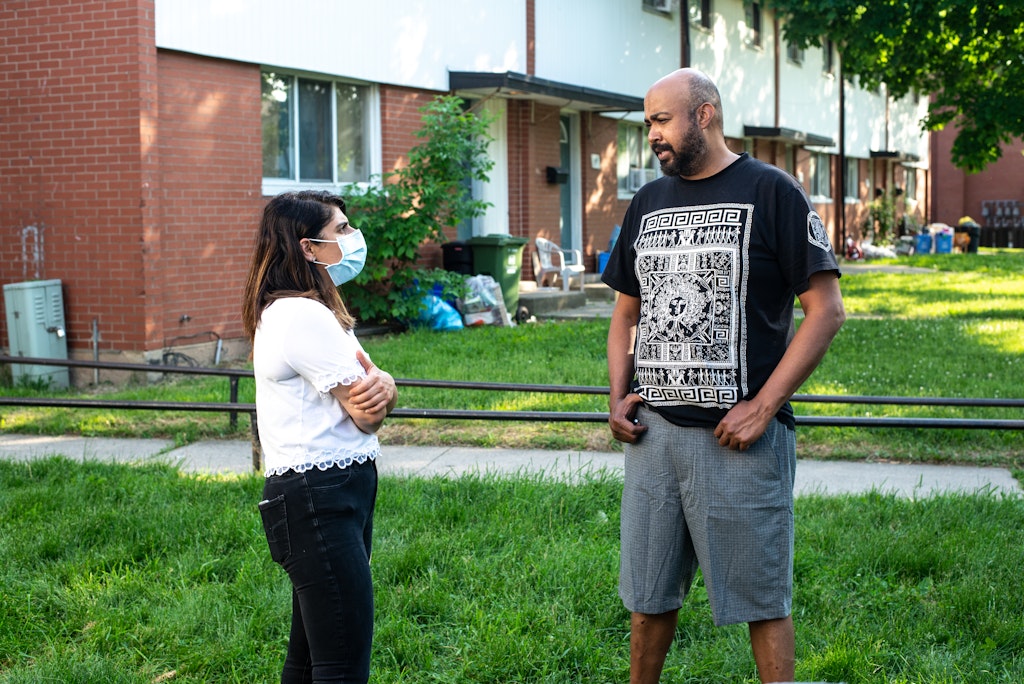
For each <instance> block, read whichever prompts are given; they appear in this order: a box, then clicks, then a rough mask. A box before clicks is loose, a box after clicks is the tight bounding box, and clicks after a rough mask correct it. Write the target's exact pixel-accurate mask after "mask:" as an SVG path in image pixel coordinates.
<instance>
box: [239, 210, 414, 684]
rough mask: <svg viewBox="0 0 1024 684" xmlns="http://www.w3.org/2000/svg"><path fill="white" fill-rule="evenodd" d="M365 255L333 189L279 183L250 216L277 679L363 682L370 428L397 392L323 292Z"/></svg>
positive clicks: (376, 447) (369, 620)
mask: <svg viewBox="0 0 1024 684" xmlns="http://www.w3.org/2000/svg"><path fill="white" fill-rule="evenodd" d="M365 256H366V243H365V242H364V241H363V238H362V234H361V233H359V231H357V230H354V229H353V228H352V226H350V225H349V223H348V217H347V216H346V215H345V203H344V201H343V200H342V199H341V198H340V197H337V196H336V195H332V194H330V193H328V192H313V191H307V192H288V193H284V194H281V195H278V196H277V197H275V198H273V199H272V200H271V201H270V202H269V203H268V204H267V206H266V208H265V209H264V211H263V220H262V221H261V223H260V228H259V234H258V235H257V237H256V247H255V249H254V251H253V256H252V263H251V265H250V267H249V276H248V279H247V281H246V286H245V301H244V303H243V307H242V319H243V325H244V327H245V332H246V334H247V335H249V338H250V340H252V343H253V370H254V372H255V376H256V414H257V416H258V419H259V433H260V442H261V443H262V446H263V454H264V460H265V469H266V472H265V475H266V483H265V485H264V488H263V501H261V502H260V504H259V509H260V515H261V517H262V519H263V527H264V531H265V532H266V536H267V543H268V544H269V546H270V555H271V557H272V558H273V559H274V561H275V562H277V563H279V564H280V565H281V566H282V567H283V568H284V569H285V570H286V571H287V573H288V576H289V578H290V579H291V582H292V625H291V635H290V637H289V640H288V653H287V656H286V658H285V663H284V670H283V672H282V674H281V681H282V682H283V683H285V684H290V683H291V682H366V681H367V680H368V678H369V672H370V645H371V642H372V639H373V585H372V581H371V577H370V542H371V536H372V532H373V509H374V503H375V501H376V495H377V467H376V465H375V463H374V459H375V458H376V457H377V455H378V454H379V453H380V444H379V443H378V441H377V436H376V434H375V433H376V431H377V429H378V428H379V427H380V425H381V423H382V422H383V420H384V417H385V416H386V415H387V414H388V413H389V412H390V411H391V409H392V408H394V406H395V399H396V397H397V392H396V389H395V381H394V379H393V378H392V377H391V376H390V375H389V374H387V373H385V372H383V371H381V370H380V369H378V368H377V367H376V366H374V365H373V363H371V362H370V359H369V357H368V356H367V355H366V354H365V352H363V350H362V347H361V346H360V345H359V342H358V341H356V338H355V335H354V334H353V332H352V327H353V323H354V321H353V318H352V316H351V315H349V313H348V310H347V309H346V308H345V305H344V303H343V302H342V300H341V297H340V295H339V294H338V290H337V286H338V285H341V284H342V283H344V282H347V281H348V280H351V279H352V278H354V277H355V276H356V275H357V274H358V273H359V271H360V270H361V269H362V265H363V261H364V259H365Z"/></svg>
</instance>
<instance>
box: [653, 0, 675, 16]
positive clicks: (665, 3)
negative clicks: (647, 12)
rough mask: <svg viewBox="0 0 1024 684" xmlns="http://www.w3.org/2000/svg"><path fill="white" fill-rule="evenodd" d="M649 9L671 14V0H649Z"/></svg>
mask: <svg viewBox="0 0 1024 684" xmlns="http://www.w3.org/2000/svg"><path fill="white" fill-rule="evenodd" d="M651 9H655V10H657V11H659V12H665V13H668V14H671V12H672V0H651Z"/></svg>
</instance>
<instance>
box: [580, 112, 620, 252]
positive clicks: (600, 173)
mask: <svg viewBox="0 0 1024 684" xmlns="http://www.w3.org/2000/svg"><path fill="white" fill-rule="evenodd" d="M580 119H581V121H580V128H581V138H582V144H581V145H580V154H581V156H582V159H581V160H580V168H581V169H582V170H583V174H582V186H583V198H582V203H583V252H584V261H585V262H586V264H587V270H588V271H596V270H597V253H598V252H604V251H607V250H608V241H609V240H610V239H611V235H612V230H614V228H615V226H617V225H620V224H621V223H622V217H623V216H624V215H625V213H626V209H627V208H628V207H629V200H628V199H624V200H620V199H619V198H618V194H619V189H618V188H619V178H618V171H617V169H618V163H619V162H618V130H619V129H618V122H617V121H616V120H615V119H612V118H609V117H607V116H600V115H598V114H590V113H584V114H582V115H581V117H580ZM592 154H596V155H598V158H599V159H600V163H601V168H600V170H597V169H594V168H592V166H591V155H592Z"/></svg>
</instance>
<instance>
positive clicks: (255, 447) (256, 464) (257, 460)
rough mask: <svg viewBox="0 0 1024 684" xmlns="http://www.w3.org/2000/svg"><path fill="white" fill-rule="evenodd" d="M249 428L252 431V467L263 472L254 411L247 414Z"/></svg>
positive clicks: (261, 447)
mask: <svg viewBox="0 0 1024 684" xmlns="http://www.w3.org/2000/svg"><path fill="white" fill-rule="evenodd" d="M249 430H250V432H251V433H252V469H253V470H254V471H256V472H257V473H262V472H263V446H262V445H261V444H260V428H259V426H258V425H257V424H256V412H255V411H252V412H251V413H250V414H249Z"/></svg>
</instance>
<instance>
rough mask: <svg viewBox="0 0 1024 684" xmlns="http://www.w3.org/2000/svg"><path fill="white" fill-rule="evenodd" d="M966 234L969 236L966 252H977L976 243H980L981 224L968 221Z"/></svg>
mask: <svg viewBox="0 0 1024 684" xmlns="http://www.w3.org/2000/svg"><path fill="white" fill-rule="evenodd" d="M967 234H968V235H970V236H971V241H970V242H968V243H967V253H968V254H977V253H978V245H980V244H981V226H980V225H978V224H977V223H973V222H972V223H969V224H968V225H967Z"/></svg>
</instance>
